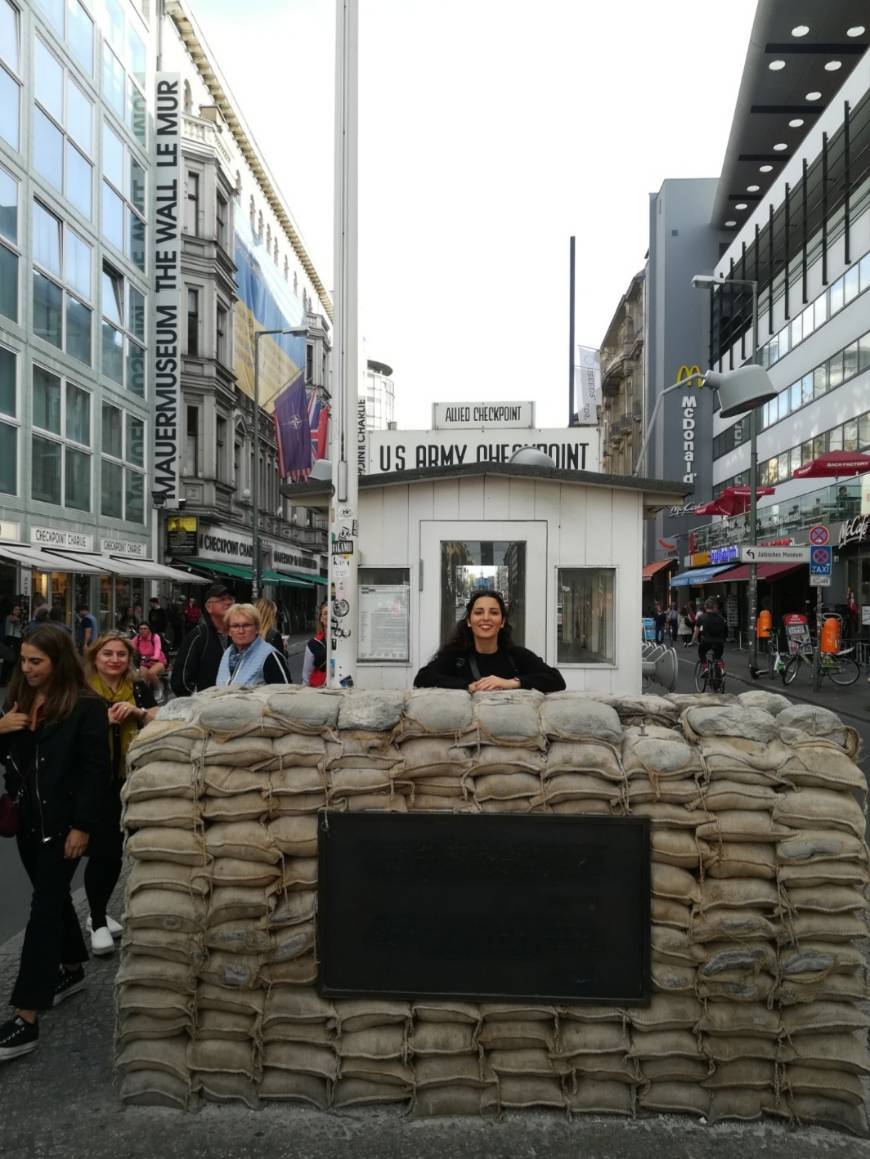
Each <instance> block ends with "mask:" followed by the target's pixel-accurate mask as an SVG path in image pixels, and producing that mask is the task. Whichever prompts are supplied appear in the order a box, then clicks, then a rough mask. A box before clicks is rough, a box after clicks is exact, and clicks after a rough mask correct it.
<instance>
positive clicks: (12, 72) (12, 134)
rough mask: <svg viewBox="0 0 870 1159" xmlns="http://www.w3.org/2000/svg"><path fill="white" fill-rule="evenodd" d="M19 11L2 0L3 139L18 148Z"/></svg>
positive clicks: (0, 127) (0, 105)
mask: <svg viewBox="0 0 870 1159" xmlns="http://www.w3.org/2000/svg"><path fill="white" fill-rule="evenodd" d="M19 25H20V21H19V13H18V9H17V8H16V7H15V6H14V5H13V4H10V2H9V0H0V138H2V139H3V140H4V141H5V142H6V144H7V145H10V146H11V147H12V148H13V149H17V148H18V147H19V131H20V123H21V82H20V80H19V79H18V78H19V76H20V73H21V62H20V42H19Z"/></svg>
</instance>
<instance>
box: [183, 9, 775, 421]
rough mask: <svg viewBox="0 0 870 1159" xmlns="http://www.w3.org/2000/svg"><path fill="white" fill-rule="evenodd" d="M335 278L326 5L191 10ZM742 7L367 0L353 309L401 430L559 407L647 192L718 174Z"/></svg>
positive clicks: (630, 248)
mask: <svg viewBox="0 0 870 1159" xmlns="http://www.w3.org/2000/svg"><path fill="white" fill-rule="evenodd" d="M191 3H192V8H193V12H194V15H195V16H196V18H197V20H198V22H199V24H200V26H201V28H202V31H203V32H204V34H205V39H206V41H207V43H208V44H209V46H210V48H211V50H212V54H213V56H214V57H215V59H216V61H217V63H218V65H219V67H220V69H221V71H222V73H223V75H224V77H225V79H226V80H227V82H228V84H229V87H230V89H231V91H232V93H233V96H234V98H235V100H236V102H237V104H238V106H239V107H240V108H241V111H242V114H243V116H244V118H245V120H246V121H247V123H248V125H249V127H250V128H251V130H252V131H253V134H254V136H255V138H256V140H257V143H258V145H259V146H260V148H261V150H262V152H263V154H264V156H265V158H266V161H267V163H268V165H269V167H270V169H271V171H272V173H273V174H274V175H275V177H276V179H277V181H278V183H279V185H280V187H281V191H282V193H283V194H284V197H285V199H286V201H287V203H288V205H289V207H290V209H291V211H292V213H293V216H294V218H295V219H296V221H297V222H298V224H299V226H300V228H301V230H302V236H303V238H304V240H305V244H306V246H307V248H308V251H309V253H310V254H311V256H312V258H313V260H314V262H315V264H316V266H317V268H318V270H319V271H320V275H321V278H322V279H323V282H324V284H325V285H326V286H327V287H330V288H331V287H332V285H333V272H332V249H333V246H332V229H333V221H332V189H333V128H332V118H333V108H334V79H333V78H334V53H335V50H334V45H335V34H334V25H335V2H334V0H244V2H240V0H191ZM754 12H755V0H730V3H729V4H727V5H725V4H713V3H712V2H710V0H700V2H699V0H655V2H652V0H618V2H614V0H610V2H608V0H604V2H603V3H595V2H594V0H535V2H533V3H529V2H528V0H527V2H525V3H519V2H518V0H361V3H360V210H359V216H360V318H361V328H362V333H363V334H364V336H365V341H366V347H365V352H366V354H367V356H368V357H370V358H376V359H378V360H380V361H383V362H387V363H389V364H390V365H391V366H392V367H393V368H394V371H395V381H396V386H397V399H398V401H397V415H396V417H397V419H398V421H399V426H400V427H406V428H413V427H428V426H429V425H430V417H431V403H432V402H433V401H436V400H438V401H449V400H454V399H461V398H485V399H509V400H525V399H534V400H535V402H536V403H537V421H538V425H539V426H564V425H565V424H566V422H567V413H568V388H567V361H568V247H569V239H570V237H571V235H572V234H574V235H575V236H576V238H577V329H576V334H577V341H578V342H580V343H583V344H586V345H589V346H598V345H599V343H600V342H601V339H602V338H603V336H604V332H605V330H606V328H607V325H608V323H609V321H610V319H611V317H612V315H613V312H614V310H615V308H616V306H617V304H618V302H619V298H620V296H621V295H622V293H623V292H624V290H625V289H626V287H627V285H628V283H629V281H630V279H631V277H632V275H633V274H634V273H636V272H637V270H639V269H640V268H641V267H642V265H643V259H644V254H645V252H646V249H647V244H648V242H647V205H648V194H649V193H650V192H651V191H655V190H657V189H658V188H659V186H660V185H661V183H662V181H663V180H664V179H665V178H667V177H710V176H716V175H717V174H718V173H719V170H720V167H721V164H722V159H723V157H724V154H725V146H726V143H727V138H728V132H729V128H730V124H731V117H732V113H733V109H734V104H735V101H736V97H737V89H738V86H739V82H740V75H741V72H742V68H743V61H744V58H745V55H746V49H747V45H748V39H749V32H750V29H751V26H752V18H753V15H754Z"/></svg>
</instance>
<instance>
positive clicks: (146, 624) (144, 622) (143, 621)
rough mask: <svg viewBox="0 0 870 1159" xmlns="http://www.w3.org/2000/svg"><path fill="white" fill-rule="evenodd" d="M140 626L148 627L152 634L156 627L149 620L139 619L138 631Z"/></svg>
mask: <svg viewBox="0 0 870 1159" xmlns="http://www.w3.org/2000/svg"><path fill="white" fill-rule="evenodd" d="M140 628H147V629H148V631H149V632H150V633H151V635H152V636H153V635H154V629H153V628H152V627H151V625H150V624H149V623H148V621H147V620H140V621H139V623H138V624H137V625H136V631H137V632H138V631H139V629H140Z"/></svg>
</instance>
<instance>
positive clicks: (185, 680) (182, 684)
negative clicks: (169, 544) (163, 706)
mask: <svg viewBox="0 0 870 1159" xmlns="http://www.w3.org/2000/svg"><path fill="white" fill-rule="evenodd" d="M232 604H233V596H232V593H231V592H230V591H229V589H228V588H226V587H224V585H223V584H212V585H211V587H208V588H206V589H205V598H204V601H203V608H204V611H205V615H204V616H203V617H202V619H201V620H200V622H199V623H198V624H197V626H196V627H195V628H194V629H193V631H192V632H188V634H187V635H186V636H185V637H184V640H183V641H182V644H181V647H180V648H179V650H178V655H177V656H176V658H175V663H174V664H173V666H172V678H171V684H172V691H173V692H174V693H175V695H176V696H190V695H191V694H192V693H194V692H201V691H202V690H203V688H213V687H214V684H215V682H216V681H217V674H218V668H219V667H220V662H221V657H222V656H223V654H224V650H225V648H226V647H227V643H228V640H227V636H226V631H225V629H224V616H226V614H227V611H228V610H229V608H230V607H231V606H232Z"/></svg>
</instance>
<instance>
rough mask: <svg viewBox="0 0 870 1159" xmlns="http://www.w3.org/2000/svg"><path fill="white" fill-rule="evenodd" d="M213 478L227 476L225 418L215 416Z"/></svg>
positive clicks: (224, 477)
mask: <svg viewBox="0 0 870 1159" xmlns="http://www.w3.org/2000/svg"><path fill="white" fill-rule="evenodd" d="M215 448H216V454H215V478H216V479H226V477H227V420H226V419H225V418H222V417H221V415H218V416H217V421H216V424H215Z"/></svg>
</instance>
